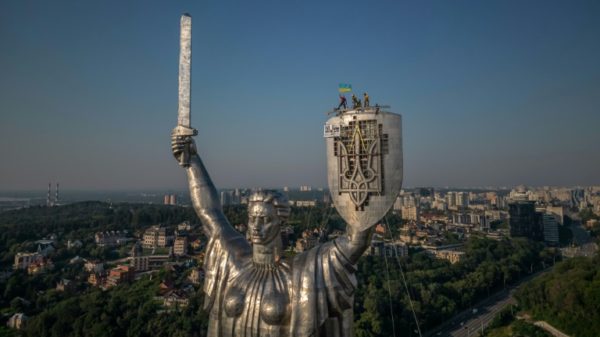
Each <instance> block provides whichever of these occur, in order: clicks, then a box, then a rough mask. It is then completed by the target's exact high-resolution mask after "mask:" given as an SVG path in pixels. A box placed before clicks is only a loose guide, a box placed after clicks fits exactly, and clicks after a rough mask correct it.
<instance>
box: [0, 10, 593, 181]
mask: <svg viewBox="0 0 600 337" xmlns="http://www.w3.org/2000/svg"><path fill="white" fill-rule="evenodd" d="M143 4H144V5H142V3H141V2H140V3H136V2H131V3H128V4H121V3H118V2H106V3H98V4H89V3H85V4H83V3H78V2H74V1H67V2H61V3H45V2H41V1H39V2H38V1H32V2H26V3H25V2H21V1H7V2H3V3H2V4H0V42H1V43H2V45H3V50H4V52H3V55H2V56H0V72H1V73H2V74H3V76H2V77H1V78H0V89H1V90H0V132H1V133H2V135H3V138H2V139H3V144H4V146H2V147H0V158H3V160H2V165H0V190H43V189H44V186H47V183H48V181H52V182H60V183H61V188H63V186H64V188H65V189H66V190H69V189H77V190H94V189H100V190H101V189H107V190H110V189H133V190H136V189H171V190H183V189H184V185H185V177H184V176H182V174H181V172H180V170H179V168H178V167H177V164H176V163H175V161H174V160H173V159H172V156H171V154H170V149H169V134H170V131H171V129H172V128H173V127H174V126H175V122H176V111H177V60H178V52H179V51H178V38H179V36H178V29H179V21H178V20H179V15H180V14H181V13H183V12H189V13H190V14H191V15H192V17H193V18H194V30H193V41H194V44H193V61H192V62H193V65H192V69H193V70H192V71H193V72H192V83H193V84H192V126H194V127H195V128H197V129H198V130H199V136H198V137H196V141H197V144H198V148H199V151H200V152H201V154H202V156H203V159H204V160H205V164H206V165H207V167H208V169H209V171H210V172H211V173H212V175H213V176H212V178H213V180H214V181H215V184H216V185H217V186H218V187H220V188H231V187H236V186H240V187H252V186H257V187H258V186H263V187H269V186H285V185H288V186H299V185H307V184H308V185H313V186H319V187H326V165H325V142H324V139H323V137H322V127H323V124H324V122H325V120H326V118H327V117H326V115H325V112H326V111H328V110H331V109H332V108H333V107H334V106H336V105H337V95H338V93H337V86H338V84H339V83H350V84H352V85H353V87H354V88H355V89H356V90H357V91H356V93H358V94H360V95H362V92H363V91H368V92H369V94H370V96H371V97H372V103H380V104H389V105H391V107H392V108H391V110H392V111H394V112H397V113H401V114H402V115H403V119H404V121H403V122H404V128H403V134H404V184H403V185H404V186H516V185H519V184H526V185H530V186H543V185H549V186H557V185H558V186H576V185H580V186H587V185H598V184H600V181H599V179H598V175H597V172H598V171H599V170H598V169H600V156H598V155H597V154H595V153H596V150H595V146H596V144H599V143H600V134H598V132H597V126H598V125H600V114H598V113H597V110H598V106H600V94H599V93H600V66H599V65H598V64H597V61H596V60H597V59H600V45H598V43H597V40H598V37H599V36H600V23H599V22H598V21H597V20H596V18H597V17H598V14H600V5H599V4H597V3H595V2H592V1H582V2H577V3H575V4H573V3H564V2H558V1H553V2H547V1H544V2H542V1H535V2H528V3H525V4H523V3H520V2H515V1H512V2H493V3H485V4H482V3H477V2H461V3H453V4H448V3H444V2H433V3H430V4H427V5H424V4H404V3H395V2H381V3H377V4H371V5H370V6H368V7H363V6H362V5H361V4H360V3H358V2H352V1H350V2H348V1H346V2H339V3H335V4H326V5H324V4H320V3H316V2H307V3H304V2H303V3H302V4H280V3H269V4H267V3H261V4H257V3H253V4H247V3H238V4H237V5H236V6H234V7H227V6H226V5H224V4H210V3H209V4H201V5H196V4H194V5H191V4H187V3H186V4H183V3H179V2H176V3H168V4H167V3H160V2H144V3H143ZM339 17H342V18H345V19H344V20H342V19H338V18H339ZM350 18H369V19H371V21H370V23H371V24H364V23H363V22H362V21H360V20H351V19H350ZM359 21H360V22H359Z"/></svg>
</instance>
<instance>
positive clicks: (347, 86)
mask: <svg viewBox="0 0 600 337" xmlns="http://www.w3.org/2000/svg"><path fill="white" fill-rule="evenodd" d="M338 90H339V91H340V93H344V92H350V91H352V84H344V83H340V87H339V89H338Z"/></svg>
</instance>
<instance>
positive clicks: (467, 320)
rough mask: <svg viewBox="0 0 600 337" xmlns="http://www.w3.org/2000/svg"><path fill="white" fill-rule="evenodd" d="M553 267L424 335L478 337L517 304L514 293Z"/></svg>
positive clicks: (522, 281) (493, 296)
mask: <svg viewBox="0 0 600 337" xmlns="http://www.w3.org/2000/svg"><path fill="white" fill-rule="evenodd" d="M551 268H552V267H549V268H546V269H545V270H543V271H539V272H537V273H535V274H532V275H529V276H527V277H525V278H524V279H523V280H521V282H519V284H518V285H516V286H513V287H511V288H509V289H506V290H502V291H500V292H498V293H496V294H494V295H492V296H490V297H488V298H487V299H485V300H482V301H481V302H479V303H477V305H475V306H474V307H472V308H470V309H468V310H465V311H463V312H461V313H459V314H457V315H455V316H454V318H452V319H451V320H450V321H448V322H446V323H445V324H442V326H441V327H438V328H437V329H434V330H432V331H430V332H427V333H425V334H424V336H427V337H437V336H440V337H449V336H452V337H471V336H473V337H474V336H478V335H479V332H480V331H481V329H482V326H483V328H484V329H485V327H487V326H488V325H489V324H490V323H491V321H492V320H493V319H494V317H495V316H496V314H498V312H500V310H502V309H503V308H505V307H506V306H509V305H511V304H516V301H515V299H514V298H513V297H512V294H513V293H514V291H515V290H516V289H517V288H518V287H519V286H520V285H521V284H523V283H525V282H527V281H529V280H531V279H533V278H535V277H537V276H539V275H540V274H542V273H545V272H547V271H549V270H550V269H551Z"/></svg>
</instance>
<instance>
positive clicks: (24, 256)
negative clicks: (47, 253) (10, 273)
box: [13, 252, 44, 269]
mask: <svg viewBox="0 0 600 337" xmlns="http://www.w3.org/2000/svg"><path fill="white" fill-rule="evenodd" d="M43 258H44V257H43V255H42V254H40V253H37V252H36V253H17V254H16V255H15V262H14V264H13V268H14V269H27V268H28V267H29V265H31V264H32V263H36V262H38V261H41V260H42V259H43Z"/></svg>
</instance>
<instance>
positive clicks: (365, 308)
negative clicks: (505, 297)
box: [355, 237, 554, 337]
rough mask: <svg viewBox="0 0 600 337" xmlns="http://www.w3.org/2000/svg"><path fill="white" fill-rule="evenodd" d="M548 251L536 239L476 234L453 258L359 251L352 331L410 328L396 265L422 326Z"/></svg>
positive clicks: (535, 264)
mask: <svg viewBox="0 0 600 337" xmlns="http://www.w3.org/2000/svg"><path fill="white" fill-rule="evenodd" d="M553 257H554V256H553V253H552V252H551V251H548V250H545V249H544V248H543V246H542V245H541V244H539V243H534V242H531V241H527V240H524V239H514V240H503V241H495V240H490V239H486V238H478V237H472V238H470V239H469V241H468V242H467V245H466V258H465V259H464V260H463V261H461V262H459V263H456V264H450V263H449V262H447V261H444V260H438V259H435V258H433V257H431V256H429V255H428V254H426V253H424V252H421V253H416V254H412V255H411V256H410V257H408V258H405V259H402V260H400V261H399V260H397V259H391V258H388V259H387V260H386V259H383V258H378V257H372V256H366V257H363V258H362V260H361V262H360V263H359V272H358V284H359V286H358V290H357V294H356V298H355V301H356V305H355V334H356V336H358V337H363V336H385V335H393V334H394V329H395V331H396V334H398V333H400V334H405V335H406V334H411V333H413V332H414V331H415V329H416V325H415V322H414V319H413V316H412V312H411V310H410V302H409V298H408V296H407V294H406V291H405V290H404V288H403V283H402V275H401V273H400V268H399V266H400V265H402V267H403V270H404V272H405V277H406V281H407V285H408V289H409V293H410V295H411V298H412V301H413V307H414V309H415V313H416V316H417V318H418V320H419V324H420V328H421V330H425V331H426V330H429V329H431V328H433V327H435V326H436V325H438V324H440V323H442V322H443V321H445V320H447V319H449V318H450V317H452V316H453V315H454V314H456V313H458V312H459V311H461V310H463V309H466V308H469V307H470V306H472V305H474V304H476V302H477V301H479V300H481V299H483V298H484V297H486V296H488V295H489V294H491V293H493V292H495V291H497V290H499V289H502V288H503V287H504V286H505V285H510V284H512V283H514V282H516V281H517V280H519V279H520V278H521V277H523V276H525V275H526V274H529V273H531V272H535V271H537V270H540V269H541V268H543V267H544V265H546V266H549V265H551V264H552V261H553ZM386 264H387V268H386ZM388 270H389V273H388Z"/></svg>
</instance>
